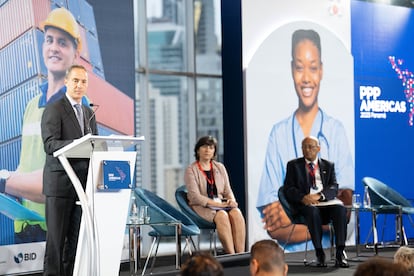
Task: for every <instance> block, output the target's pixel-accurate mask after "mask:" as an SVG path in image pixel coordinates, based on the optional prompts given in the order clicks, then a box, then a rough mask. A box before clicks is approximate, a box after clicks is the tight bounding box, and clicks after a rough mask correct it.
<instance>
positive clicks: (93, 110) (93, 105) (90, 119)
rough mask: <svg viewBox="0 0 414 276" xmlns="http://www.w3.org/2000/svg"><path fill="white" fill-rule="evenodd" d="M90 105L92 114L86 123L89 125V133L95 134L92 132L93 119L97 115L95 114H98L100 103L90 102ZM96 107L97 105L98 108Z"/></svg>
mask: <svg viewBox="0 0 414 276" xmlns="http://www.w3.org/2000/svg"><path fill="white" fill-rule="evenodd" d="M89 106H90V107H91V108H92V115H91V117H89V119H88V123H87V124H86V125H87V127H88V128H87V131H88V133H91V134H93V133H92V129H91V121H92V119H93V117H95V114H96V111H97V110H98V108H99V105H98V104H94V103H89ZM94 107H96V108H95V109H94Z"/></svg>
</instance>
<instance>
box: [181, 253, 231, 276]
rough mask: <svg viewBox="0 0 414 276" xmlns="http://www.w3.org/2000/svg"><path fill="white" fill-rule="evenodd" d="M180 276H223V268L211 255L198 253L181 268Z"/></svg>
mask: <svg viewBox="0 0 414 276" xmlns="http://www.w3.org/2000/svg"><path fill="white" fill-rule="evenodd" d="M181 275H182V276H223V275H224V272H223V266H222V265H221V264H220V263H219V261H217V259H216V258H214V257H213V256H212V255H210V254H207V253H198V254H195V255H194V256H192V257H191V258H190V259H188V260H187V261H186V262H185V263H184V265H183V266H182V267H181Z"/></svg>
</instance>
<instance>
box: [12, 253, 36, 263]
mask: <svg viewBox="0 0 414 276" xmlns="http://www.w3.org/2000/svg"><path fill="white" fill-rule="evenodd" d="M36 258H37V255H36V253H34V252H31V253H19V254H17V255H16V256H14V262H15V263H16V264H20V263H22V262H24V261H34V260H36Z"/></svg>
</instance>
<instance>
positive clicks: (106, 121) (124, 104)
mask: <svg viewBox="0 0 414 276" xmlns="http://www.w3.org/2000/svg"><path fill="white" fill-rule="evenodd" d="M88 77H89V87H88V98H89V99H90V100H91V102H92V103H94V104H97V105H99V108H98V109H97V111H96V119H97V121H98V123H100V124H102V125H104V126H106V127H108V128H111V129H113V130H116V131H118V132H120V133H122V134H125V135H134V101H133V99H131V98H130V97H128V96H127V95H125V94H124V93H122V92H121V91H120V90H118V89H117V88H115V87H114V86H113V85H111V84H110V83H108V82H106V81H105V80H103V79H101V78H100V77H98V76H97V75H95V74H94V73H93V72H88Z"/></svg>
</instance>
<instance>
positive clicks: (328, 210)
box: [283, 157, 347, 248]
mask: <svg viewBox="0 0 414 276" xmlns="http://www.w3.org/2000/svg"><path fill="white" fill-rule="evenodd" d="M318 167H319V173H320V176H321V181H322V185H323V190H322V192H321V193H322V194H323V197H324V200H325V201H326V200H331V199H333V198H335V197H336V195H337V193H338V183H337V182H336V175H335V166H334V164H333V163H332V162H330V161H328V160H325V159H321V158H319V159H318ZM308 175H309V173H308V171H307V168H306V160H305V158H303V157H301V158H297V159H294V160H291V161H289V162H288V164H287V171H286V178H285V182H284V185H283V191H284V193H285V196H286V199H287V200H288V201H289V203H290V206H291V209H292V212H293V213H294V214H300V215H303V216H304V217H305V220H306V223H307V226H308V229H309V232H310V234H311V237H312V242H313V245H314V246H315V248H322V243H321V241H322V224H327V223H329V222H332V223H333V226H334V229H335V242H336V245H337V246H344V245H345V239H346V226H347V225H346V224H347V222H346V209H345V207H344V206H342V205H330V206H324V207H316V206H312V205H304V204H303V203H302V199H303V197H304V196H305V195H307V194H309V193H310V189H311V186H310V185H309V183H310V181H309V180H308V177H309V176H308Z"/></svg>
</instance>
